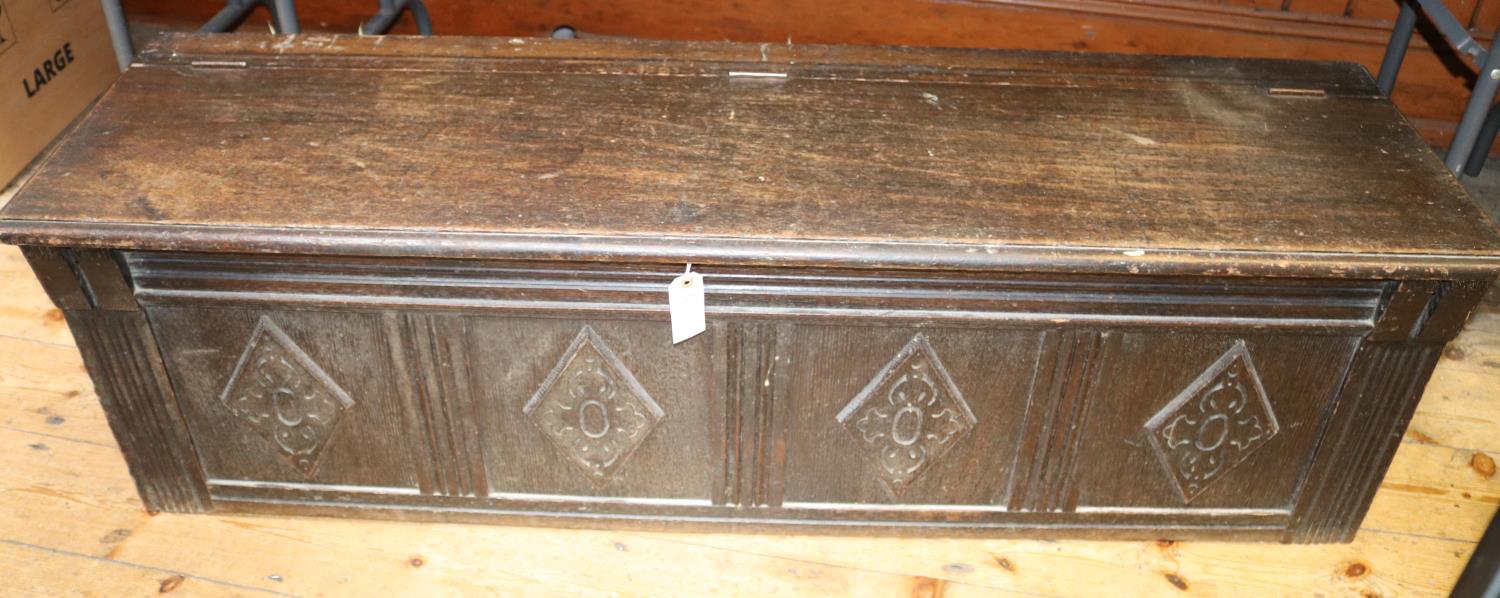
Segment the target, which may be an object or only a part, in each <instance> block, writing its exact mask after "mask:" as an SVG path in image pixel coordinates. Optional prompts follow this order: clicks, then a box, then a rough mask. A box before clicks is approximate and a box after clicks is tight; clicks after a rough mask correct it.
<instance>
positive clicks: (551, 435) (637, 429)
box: [522, 326, 665, 484]
mask: <svg viewBox="0 0 1500 598" xmlns="http://www.w3.org/2000/svg"><path fill="white" fill-rule="evenodd" d="M522 411H523V412H524V413H525V414H526V415H527V416H529V417H530V418H531V421H532V423H534V424H536V426H537V428H539V429H540V430H541V431H542V434H543V435H544V436H546V437H547V438H548V439H550V440H551V441H552V443H553V444H555V445H557V448H558V449H560V450H561V451H562V453H563V455H564V456H566V457H567V458H568V462H570V463H572V464H573V465H575V466H577V467H578V469H579V470H581V471H582V472H583V474H584V475H585V476H587V477H588V478H589V479H590V480H593V481H594V482H595V483H597V484H603V483H606V482H608V481H609V480H610V479H611V478H612V477H613V476H614V474H615V472H616V471H618V470H619V468H620V465H621V464H623V463H624V462H625V459H626V458H627V457H629V456H630V454H631V453H632V452H634V451H635V449H636V448H637V447H639V446H640V445H641V443H642V442H644V441H645V440H646V437H647V436H648V435H650V434H651V431H652V430H654V429H655V428H656V425H657V424H658V423H659V422H661V420H662V418H663V417H665V414H664V413H663V412H662V410H661V406H659V405H657V404H656V401H654V400H652V399H651V395H649V394H647V393H646V389H645V388H642V387H641V384H640V383H639V382H637V381H636V379H635V376H633V375H631V374H630V371H629V370H627V369H625V365H624V364H622V363H621V362H620V359H619V358H618V357H615V354H614V352H612V351H610V349H609V347H608V346H606V345H605V344H604V341H603V340H602V339H600V338H599V335H598V334H595V333H594V329H593V328H591V327H588V326H584V327H583V330H581V331H579V332H578V337H577V338H575V339H573V344H572V345H571V346H569V347H568V350H567V351H566V352H564V353H563V356H562V359H561V360H559V361H558V362H557V366H555V367H553V368H552V373H550V374H548V375H547V378H546V380H544V381H543V382H542V386H541V387H540V388H538V389H537V391H536V394H535V395H533V396H532V397H531V400H530V401H527V403H526V406H525V407H524V408H523V409H522Z"/></svg>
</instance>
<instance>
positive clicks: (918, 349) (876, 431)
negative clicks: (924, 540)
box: [838, 334, 978, 496]
mask: <svg viewBox="0 0 1500 598" xmlns="http://www.w3.org/2000/svg"><path fill="white" fill-rule="evenodd" d="M838 421H839V423H840V424H841V425H843V427H844V429H845V430H847V431H848V432H849V434H851V435H852V436H854V439H855V441H856V442H858V443H859V445H860V448H861V452H862V453H863V455H864V457H865V458H866V459H868V460H869V461H870V462H871V463H873V464H874V465H875V466H876V470H877V472H878V474H879V476H880V480H881V482H883V483H884V484H885V485H886V487H887V488H889V489H890V491H891V493H892V494H894V495H896V496H900V495H901V494H902V493H904V492H906V489H907V488H910V487H911V484H912V482H913V481H915V480H916V479H917V477H918V476H921V475H922V473H923V472H924V471H926V470H927V468H929V467H931V466H932V464H933V463H934V462H936V461H937V460H938V459H940V458H942V456H943V454H945V453H947V452H948V450H949V449H951V448H953V445H954V444H957V443H958V441H959V439H960V438H962V437H963V436H964V435H965V434H967V433H968V432H969V430H970V429H972V428H973V427H974V424H975V423H977V421H978V420H976V419H975V418H974V413H973V412H972V411H970V410H969V404H968V403H966V402H965V401H964V398H963V395H962V394H961V393H959V391H958V387H957V386H955V385H954V384H953V379H952V378H951V377H949V376H948V372H947V370H945V369H943V364H942V362H940V361H938V357H937V354H936V353H934V352H933V350H932V346H931V345H929V344H928V343H927V337H925V336H923V335H921V334H918V335H916V336H914V337H912V339H911V341H910V342H908V343H906V346H905V347H904V348H902V349H901V351H900V352H899V353H897V354H896V356H895V357H894V358H892V359H891V361H890V363H887V364H886V366H885V367H884V368H882V369H881V370H880V372H879V373H877V374H875V377H874V378H873V379H872V380H870V383H869V384H868V385H866V386H865V388H864V390H861V391H860V392H859V394H858V395H856V396H855V397H854V400H852V401H850V402H849V404H848V405H845V406H844V409H843V410H842V411H840V412H839V414H838Z"/></svg>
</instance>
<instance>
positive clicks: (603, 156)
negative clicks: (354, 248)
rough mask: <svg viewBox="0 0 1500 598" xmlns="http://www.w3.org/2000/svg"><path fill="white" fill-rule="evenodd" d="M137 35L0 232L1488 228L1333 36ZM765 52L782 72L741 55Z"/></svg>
mask: <svg viewBox="0 0 1500 598" xmlns="http://www.w3.org/2000/svg"><path fill="white" fill-rule="evenodd" d="M282 46H286V47H282ZM762 51H764V56H762ZM146 60H147V62H146V64H145V66H143V67H140V68H136V69H133V70H132V71H131V72H129V73H127V74H126V75H125V76H123V77H122V78H121V80H120V81H119V83H118V84H117V85H116V86H115V87H114V88H113V89H112V90H111V91H110V93H109V96H108V97H107V98H106V99H105V101H104V102H102V103H101V104H100V105H99V107H98V108H97V109H96V110H95V111H94V112H93V113H92V114H91V115H90V116H89V117H88V118H87V119H85V120H84V122H83V123H81V125H80V126H79V127H78V128H77V130H76V131H75V132H74V133H73V135H72V136H71V137H70V138H69V139H68V140H66V141H65V142H64V144H63V146H62V147H61V148H60V149H59V150H58V151H57V152H56V153H55V154H54V156H53V158H52V159H51V160H49V161H48V162H47V164H46V165H45V166H44V167H43V169H42V176H41V177H40V178H42V179H45V180H48V181H50V183H49V184H47V185H31V186H29V187H27V188H26V189H23V190H22V192H21V193H20V194H19V195H18V196H17V197H16V198H15V199H14V200H13V201H12V202H11V204H10V205H9V206H7V207H6V209H5V211H4V212H3V215H4V218H5V219H6V220H5V223H4V224H3V226H4V228H5V230H6V231H7V232H6V234H7V237H6V238H9V239H11V240H12V241H26V242H30V243H66V242H70V241H72V240H74V239H77V238H80V237H88V236H90V235H87V234H83V231H84V230H88V229H87V227H84V228H78V229H76V230H74V232H72V233H70V234H69V233H63V234H59V233H58V232H57V231H56V229H49V228H47V226H49V225H67V224H70V223H77V224H80V225H82V224H83V223H89V224H90V225H95V224H113V225H130V226H137V227H139V228H137V229H135V232H134V234H132V235H131V237H132V238H131V244H132V246H136V247H142V248H154V249H161V248H164V247H163V246H162V245H161V244H162V243H165V242H169V241H167V240H168V239H171V240H172V241H170V242H174V243H178V242H181V241H182V240H183V239H186V238H188V237H185V236H184V237H178V236H176V235H161V234H155V233H156V232H159V231H161V230H164V229H171V228H172V227H174V226H203V227H210V228H214V229H218V230H235V229H239V228H242V227H244V228H269V229H288V230H301V231H305V232H306V233H309V234H311V235H314V236H316V235H319V234H322V233H323V232H324V231H328V232H334V233H336V234H345V235H354V236H371V235H385V234H386V233H385V232H383V231H401V232H418V233H419V234H428V233H429V232H430V233H449V234H455V233H472V234H476V235H479V236H481V237H483V236H485V235H506V234H528V235H539V236H543V237H545V236H549V235H559V234H565V235H572V236H581V237H583V238H585V239H587V238H595V239H606V238H607V239H616V240H618V244H619V245H622V246H627V247H628V246H630V245H632V244H635V243H642V242H649V241H650V240H652V239H660V238H666V239H672V240H674V241H675V242H679V243H690V242H693V241H698V242H708V243H710V244H712V242H713V240H714V239H736V240H740V241H742V242H743V241H746V240H760V241H764V242H766V243H769V242H773V241H778V240H801V241H821V242H832V243H867V244H871V245H875V246H890V247H893V248H895V247H900V246H901V245H902V244H908V243H916V244H936V245H942V246H946V247H950V248H954V249H956V250H966V251H971V252H975V253H977V255H976V256H975V258H976V260H975V261H976V262H977V263H979V264H984V263H985V262H986V258H989V259H992V260H993V263H994V264H996V265H1000V266H1003V265H1004V264H1005V262H1006V260H1007V256H1006V255H1005V254H1010V253H1013V252H1014V251H1015V250H1014V249H1013V248H1025V249H1021V250H1020V251H1023V252H1024V251H1031V252H1037V251H1039V250H1041V248H1045V250H1050V251H1077V250H1089V249H1096V250H1100V254H1099V255H1096V256H1092V257H1091V258H1090V259H1088V260H1087V262H1088V263H1090V264H1093V265H1094V267H1096V268H1105V267H1108V266H1106V264H1113V263H1118V262H1130V261H1132V259H1131V258H1135V257H1144V256H1141V255H1137V254H1141V253H1144V254H1147V255H1150V254H1153V253H1155V252H1162V251H1171V252H1182V253H1185V254H1188V255H1191V256H1197V257H1198V258H1199V261H1200V262H1201V263H1200V264H1199V265H1200V267H1201V269H1202V270H1203V271H1208V270H1210V269H1211V268H1212V265H1213V263H1214V262H1216V261H1217V260H1216V259H1215V258H1214V257H1213V256H1212V252H1215V251H1231V252H1248V253H1251V254H1260V255H1263V256H1278V260H1279V261H1281V262H1289V263H1297V262H1298V261H1299V260H1298V259H1297V258H1296V257H1295V256H1296V255H1303V254H1308V255H1325V254H1336V255H1363V256H1371V255H1375V256H1393V257H1394V256H1400V258H1397V261H1401V260H1402V259H1406V260H1410V259H1413V256H1416V257H1415V259H1417V260H1419V261H1420V260H1426V262H1427V263H1428V265H1433V266H1438V267H1441V265H1442V263H1443V261H1444V259H1443V258H1483V259H1487V260H1488V259H1493V258H1495V256H1496V249H1495V246H1496V243H1497V242H1500V239H1497V236H1496V233H1495V231H1494V230H1493V228H1492V226H1491V225H1490V224H1489V223H1488V222H1487V221H1485V220H1484V219H1483V216H1481V215H1480V213H1479V211H1478V209H1477V208H1475V207H1474V206H1473V205H1472V203H1471V202H1470V201H1469V200H1468V198H1467V196H1466V195H1464V192H1463V191H1462V189H1461V188H1460V187H1459V186H1458V185H1457V183H1456V182H1455V181H1454V180H1453V178H1452V177H1451V176H1450V175H1448V174H1447V173H1446V172H1445V171H1444V170H1443V168H1442V167H1441V165H1440V164H1439V163H1438V161H1437V160H1436V159H1435V158H1434V157H1433V156H1431V155H1430V153H1429V152H1428V150H1427V149H1426V148H1425V147H1424V145H1423V144H1422V143H1421V142H1420V141H1419V140H1418V138H1417V137H1416V135H1415V134H1414V133H1413V132H1412V130H1411V128H1410V127H1409V126H1408V125H1407V124H1406V123H1405V121H1404V120H1403V119H1402V118H1401V117H1400V115H1399V114H1398V113H1397V112H1396V111H1395V110H1394V109H1392V107H1391V106H1390V104H1389V103H1388V102H1386V101H1384V100H1382V99H1379V98H1377V97H1374V96H1375V94H1374V91H1373V88H1372V87H1371V84H1370V81H1369V80H1368V77H1367V76H1366V75H1364V74H1363V73H1362V72H1361V71H1360V70H1359V69H1358V68H1357V67H1353V66H1351V65H1345V64H1322V63H1294V62H1277V61H1222V60H1208V59H1175V58H1142V57H1116V56H1106V57H1100V56H1086V55H1069V56H1064V55H1052V54H1008V53H999V52H979V51H944V52H939V51H918V50H879V49H863V48H855V49H840V48H818V47H810V48H809V47H796V48H791V49H786V48H783V47H779V46H766V47H761V46H753V45H742V46H732V45H713V44H669V43H650V44H645V43H640V44H637V43H577V44H552V43H546V42H532V41H527V42H524V43H522V44H519V45H517V44H511V43H508V42H506V41H504V40H466V41H444V42H430V41H429V42H423V41H418V40H396V39H391V40H388V41H387V42H381V41H378V40H377V39H356V38H318V37H307V38H298V39H289V40H283V41H277V40H275V39H273V38H265V37H263V36H261V37H255V38H249V39H246V38H244V37H234V36H231V37H229V38H227V40H223V41H221V40H220V39H219V38H202V37H192V36H187V37H180V38H176V39H174V40H170V41H168V42H167V43H166V44H165V45H163V46H162V47H161V48H160V49H158V50H155V51H153V52H151V53H148V55H147V58H146ZM195 60H197V61H198V65H199V66H193V64H194V61H195ZM226 62H243V63H244V64H245V66H244V67H243V68H238V67H230V68H224V67H223V65H224V64H225V63H226ZM761 71H767V72H774V73H777V74H779V75H784V76H785V78H764V77H744V76H736V75H735V73H739V72H761ZM1273 88H1317V89H1321V90H1324V91H1325V93H1326V97H1324V98H1323V99H1315V100H1309V99H1307V98H1304V97H1298V96H1289V97H1281V96H1277V95H1274V94H1272V93H1270V90H1272V89H1273ZM288 89H296V90H297V93H294V94H293V93H283V92H281V91H280V90H288ZM473 165H483V168H474V167H473ZM351 189H357V190H358V192H356V193H347V191H348V190H351ZM209 198H212V199H211V200H210V199H209ZM44 231H45V232H44ZM518 241H519V240H518ZM499 242H500V243H501V244H504V242H505V241H504V239H503V238H501V239H500V240H499ZM209 243H212V241H209ZM384 247H385V251H386V252H387V253H389V254H393V255H397V254H403V253H407V252H411V251H421V250H420V249H412V248H405V247H402V246H401V245H400V244H387V245H384ZM201 248H203V249H214V248H213V247H201ZM285 249H287V248H283V250H285ZM835 249H836V247H835V248H828V249H825V250H823V251H819V248H818V247H810V248H809V251H808V253H809V255H808V256H807V257H808V259H810V260H818V259H820V258H821V259H824V260H830V261H831V260H833V259H834V257H835V256H834V255H832V253H833V250H835ZM299 250H300V249H299ZM996 254H998V255H996ZM991 256H993V257H991ZM1282 256H1292V257H1284V258H1283V257H1282ZM1011 257H1013V256H1011ZM718 259H720V260H724V259H728V258H727V257H726V256H719V258H718ZM1141 261H1143V262H1144V261H1149V260H1141ZM1082 267H1083V268H1086V267H1087V266H1082Z"/></svg>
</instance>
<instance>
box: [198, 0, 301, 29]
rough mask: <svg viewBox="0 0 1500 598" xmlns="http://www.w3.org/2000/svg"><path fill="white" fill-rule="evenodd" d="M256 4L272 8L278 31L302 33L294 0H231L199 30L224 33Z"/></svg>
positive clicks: (233, 26) (243, 18)
mask: <svg viewBox="0 0 1500 598" xmlns="http://www.w3.org/2000/svg"><path fill="white" fill-rule="evenodd" d="M256 4H265V5H266V8H268V9H270V10H271V16H272V17H275V21H276V32H277V33H286V34H293V33H301V32H302V26H301V25H300V24H298V23H297V6H296V5H295V4H293V1H292V0H269V1H268V0H229V1H228V2H227V3H225V4H224V8H223V9H222V10H220V11H219V12H218V14H215V15H214V16H213V18H211V19H209V20H208V22H207V23H204V24H203V26H202V27H199V28H198V30H199V31H204V32H208V33H223V32H225V31H229V30H231V29H234V28H235V26H236V25H239V23H240V21H243V20H245V16H246V15H249V14H250V11H252V10H254V9H255V5H256Z"/></svg>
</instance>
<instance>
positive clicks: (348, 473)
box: [150, 306, 426, 492]
mask: <svg viewBox="0 0 1500 598" xmlns="http://www.w3.org/2000/svg"><path fill="white" fill-rule="evenodd" d="M150 319H151V322H152V326H153V328H154V329H155V331H156V334H157V336H158V338H160V339H161V343H162V349H163V350H162V356H163V358H164V360H165V362H166V368H167V373H168V374H169V375H170V376H171V379H172V386H173V388H174V389H175V390H176V394H177V398H178V402H179V403H180V404H181V406H182V413H183V416H184V418H185V419H186V420H187V424H188V428H189V430H190V432H191V433H192V435H193V439H194V448H195V450H196V451H197V453H198V455H199V457H200V459H201V460H202V464H203V468H204V471H205V474H206V477H207V478H208V480H209V486H210V490H211V491H214V492H219V491H220V490H222V489H223V488H226V487H234V488H239V487H245V485H247V484H256V485H267V484H269V485H270V487H285V488H289V489H295V488H303V487H308V485H315V486H317V487H325V486H327V487H332V486H339V487H342V486H349V487H363V488H380V489H385V490H382V491H394V490H389V489H400V491H408V490H410V491H412V492H416V491H417V488H418V487H419V476H418V471H419V468H421V467H426V466H425V465H420V466H419V465H418V463H417V460H418V458H419V456H420V455H423V454H424V452H423V451H421V450H419V449H420V447H422V446H424V442H425V441H424V440H423V439H422V438H421V432H420V431H419V430H418V429H417V427H415V426H412V425H410V423H411V422H413V421H416V420H415V419H414V418H415V416H414V414H413V413H412V412H411V411H409V410H408V409H407V408H405V407H404V406H403V404H402V399H401V396H402V394H401V391H400V388H401V384H398V379H399V378H400V376H401V375H403V374H405V373H409V371H408V369H409V368H406V367H397V366H396V365H394V364H393V363H392V360H391V351H390V348H391V346H392V344H391V340H392V336H391V334H388V332H387V329H386V327H385V326H383V325H382V320H381V316H380V315H379V314H364V313H358V312H352V313H339V312H328V311H302V310H264V309H249V308H232V307H231V308H201V307H177V306H172V307H155V308H151V310H150ZM397 340H398V342H399V340H400V339H399V338H397Z"/></svg>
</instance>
